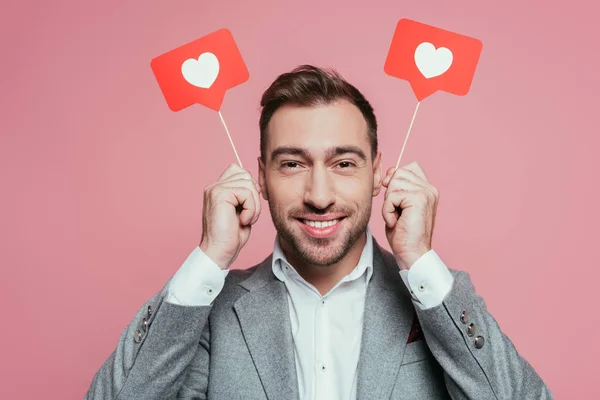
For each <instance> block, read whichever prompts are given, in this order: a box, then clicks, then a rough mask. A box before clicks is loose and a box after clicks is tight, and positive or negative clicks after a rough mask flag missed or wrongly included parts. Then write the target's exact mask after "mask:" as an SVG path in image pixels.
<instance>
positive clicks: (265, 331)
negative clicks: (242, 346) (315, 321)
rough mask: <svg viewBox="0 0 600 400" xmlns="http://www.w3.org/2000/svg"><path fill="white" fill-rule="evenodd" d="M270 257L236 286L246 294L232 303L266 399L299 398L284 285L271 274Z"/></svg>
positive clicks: (291, 399) (288, 399) (290, 399)
mask: <svg viewBox="0 0 600 400" xmlns="http://www.w3.org/2000/svg"><path fill="white" fill-rule="evenodd" d="M271 260H272V256H271V257H268V258H267V259H266V260H265V261H263V262H262V263H261V264H260V265H259V266H258V268H257V270H256V271H255V272H254V273H253V274H252V275H251V276H250V277H249V278H247V279H246V280H245V281H243V282H241V283H240V286H242V287H243V288H245V289H246V290H248V291H249V293H247V294H245V295H243V296H242V297H241V298H239V299H238V300H237V301H236V302H235V304H234V310H235V312H236V314H237V317H238V320H239V322H240V326H241V329H242V333H243V335H244V339H245V341H246V345H247V346H248V350H249V351H250V355H251V357H252V360H253V361H254V365H255V367H256V370H257V372H258V375H259V377H260V381H261V383H262V385H263V388H264V390H265V393H266V395H267V398H268V399H269V400H276V399H281V400H297V399H299V391H298V377H297V375H296V362H295V356H294V345H293V340H292V331H291V322H290V315H289V308H288V299H287V291H286V288H285V284H284V283H283V282H281V281H280V280H278V279H277V278H276V277H275V275H273V271H272V267H271Z"/></svg>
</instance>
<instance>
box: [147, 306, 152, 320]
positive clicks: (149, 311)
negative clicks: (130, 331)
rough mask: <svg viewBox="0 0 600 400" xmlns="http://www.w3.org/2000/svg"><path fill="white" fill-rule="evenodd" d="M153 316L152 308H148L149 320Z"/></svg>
mask: <svg viewBox="0 0 600 400" xmlns="http://www.w3.org/2000/svg"><path fill="white" fill-rule="evenodd" d="M151 316H152V307H150V306H148V319H150V317H151Z"/></svg>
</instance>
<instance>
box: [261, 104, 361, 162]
mask: <svg viewBox="0 0 600 400" xmlns="http://www.w3.org/2000/svg"><path fill="white" fill-rule="evenodd" d="M268 142H269V148H270V149H275V148H277V147H280V146H285V147H297V148H303V149H306V150H307V151H310V152H311V153H314V154H317V153H319V152H321V153H324V152H326V151H327V149H330V148H334V147H337V146H359V147H366V146H369V138H368V126H367V122H366V121H365V119H364V117H363V115H362V113H361V112H360V110H359V109H358V108H357V107H356V106H354V105H353V104H351V103H350V102H348V101H345V100H344V101H338V102H335V103H331V104H326V105H318V106H314V107H308V106H307V107H299V106H292V105H286V106H283V107H282V108H280V109H279V110H277V111H276V112H275V113H274V114H273V117H272V118H271V121H270V122H269V127H268Z"/></svg>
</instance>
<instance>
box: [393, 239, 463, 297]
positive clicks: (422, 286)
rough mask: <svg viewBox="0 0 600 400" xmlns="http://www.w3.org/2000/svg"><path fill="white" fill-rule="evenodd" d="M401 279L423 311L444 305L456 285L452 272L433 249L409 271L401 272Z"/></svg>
mask: <svg viewBox="0 0 600 400" xmlns="http://www.w3.org/2000/svg"><path fill="white" fill-rule="evenodd" d="M400 277H401V278H402V280H403V281H404V284H405V285H406V287H407V288H408V290H410V294H411V296H412V298H413V300H414V301H415V302H416V303H417V304H418V306H419V307H420V308H421V309H427V308H432V307H435V306H438V305H440V304H442V301H444V298H445V297H446V295H447V294H448V292H450V289H452V284H453V283H454V277H453V276H452V274H451V273H450V270H449V269H448V267H446V264H444V262H443V261H442V260H441V259H440V257H439V256H438V255H437V254H436V252H435V251H433V249H431V250H429V251H428V252H427V253H425V254H423V255H422V256H421V257H420V258H419V259H418V260H417V261H416V262H415V263H414V264H413V265H412V266H411V267H410V269H409V270H401V271H400Z"/></svg>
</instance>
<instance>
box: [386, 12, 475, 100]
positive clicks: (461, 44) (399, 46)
mask: <svg viewBox="0 0 600 400" xmlns="http://www.w3.org/2000/svg"><path fill="white" fill-rule="evenodd" d="M482 47H483V45H482V43H481V41H479V40H477V39H474V38H472V37H468V36H463V35H459V34H458V33H454V32H450V31H446V30H443V29H439V28H436V27H433V26H430V25H425V24H422V23H420V22H416V21H412V20H410V19H401V20H400V21H399V22H398V25H397V26H396V31H395V33H394V37H393V38H392V44H391V46H390V50H389V53H388V56H387V59H386V61H385V66H384V71H385V72H386V73H387V74H388V75H391V76H394V77H396V78H400V79H404V80H407V81H409V82H410V85H411V87H412V89H413V91H414V92H415V95H416V96H417V99H418V100H419V101H421V100H423V99H424V98H426V97H427V96H430V95H431V94H433V93H435V92H437V91H438V90H443V91H445V92H449V93H453V94H456V95H461V96H462V95H465V94H467V93H468V92H469V88H470V87H471V82H472V80H473V75H474V74H475V68H476V67H477V63H478V62H479V56H480V54H481V49H482Z"/></svg>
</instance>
